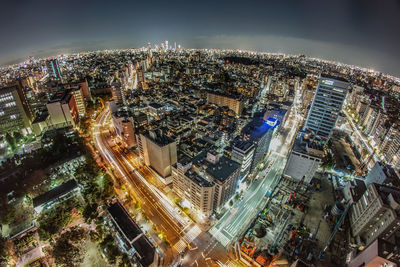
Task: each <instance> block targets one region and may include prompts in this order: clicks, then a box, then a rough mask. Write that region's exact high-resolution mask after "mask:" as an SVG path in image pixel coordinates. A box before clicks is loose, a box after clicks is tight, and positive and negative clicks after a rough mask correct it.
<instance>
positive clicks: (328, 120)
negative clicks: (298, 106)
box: [304, 75, 350, 141]
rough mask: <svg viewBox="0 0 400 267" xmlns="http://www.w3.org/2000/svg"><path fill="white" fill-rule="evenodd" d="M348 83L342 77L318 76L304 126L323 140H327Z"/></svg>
mask: <svg viewBox="0 0 400 267" xmlns="http://www.w3.org/2000/svg"><path fill="white" fill-rule="evenodd" d="M349 85H350V84H349V82H348V81H347V80H345V79H343V78H338V77H331V76H328V75H324V76H320V78H319V81H318V87H317V91H316V92H315V95H314V99H313V102H312V105H311V108H310V111H309V112H308V116H307V120H306V124H305V127H304V128H305V129H309V130H311V131H313V132H314V134H315V135H317V136H319V137H321V138H322V139H323V140H325V141H326V140H328V139H329V137H330V136H331V134H332V129H333V127H335V124H336V121H337V119H338V116H339V112H340V111H341V109H342V106H343V102H344V99H345V98H346V94H347V89H348V87H349Z"/></svg>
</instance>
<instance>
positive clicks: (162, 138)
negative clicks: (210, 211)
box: [143, 130, 174, 146]
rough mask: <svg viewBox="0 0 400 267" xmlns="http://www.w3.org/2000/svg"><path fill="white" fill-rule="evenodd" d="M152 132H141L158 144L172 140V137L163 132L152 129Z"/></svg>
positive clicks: (164, 143)
mask: <svg viewBox="0 0 400 267" xmlns="http://www.w3.org/2000/svg"><path fill="white" fill-rule="evenodd" d="M152 132H153V133H154V134H152V133H151V132H150V131H146V132H144V133H143V135H144V136H146V137H147V138H148V139H150V140H151V141H153V142H154V143H156V144H157V145H158V146H166V145H168V144H170V143H172V142H174V140H173V139H172V138H169V137H168V136H166V135H165V134H163V133H162V131H158V130H155V131H152Z"/></svg>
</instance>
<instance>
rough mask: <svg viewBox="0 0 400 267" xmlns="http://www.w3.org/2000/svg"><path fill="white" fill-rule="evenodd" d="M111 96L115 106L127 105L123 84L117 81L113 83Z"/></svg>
mask: <svg viewBox="0 0 400 267" xmlns="http://www.w3.org/2000/svg"><path fill="white" fill-rule="evenodd" d="M111 94H112V97H113V100H114V102H115V104H117V105H122V104H125V96H124V91H123V88H122V85H121V83H120V82H119V81H118V80H117V79H116V80H115V81H114V82H113V83H111Z"/></svg>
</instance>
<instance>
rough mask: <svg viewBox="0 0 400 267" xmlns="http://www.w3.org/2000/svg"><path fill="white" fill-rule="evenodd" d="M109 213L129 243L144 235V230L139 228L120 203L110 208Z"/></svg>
mask: <svg viewBox="0 0 400 267" xmlns="http://www.w3.org/2000/svg"><path fill="white" fill-rule="evenodd" d="M108 212H109V213H110V214H111V216H112V217H113V219H114V220H115V222H116V223H117V225H118V227H119V228H120V229H121V231H122V232H123V234H124V235H125V236H126V238H127V239H128V241H129V242H132V241H133V239H135V238H136V237H137V236H138V235H140V234H141V233H142V230H140V228H139V226H138V225H137V224H136V223H135V222H134V221H133V220H132V218H131V217H130V216H129V214H128V213H127V212H126V210H125V209H124V207H123V206H122V205H121V204H120V203H119V202H118V201H117V202H115V203H113V204H111V205H110V206H109V207H108Z"/></svg>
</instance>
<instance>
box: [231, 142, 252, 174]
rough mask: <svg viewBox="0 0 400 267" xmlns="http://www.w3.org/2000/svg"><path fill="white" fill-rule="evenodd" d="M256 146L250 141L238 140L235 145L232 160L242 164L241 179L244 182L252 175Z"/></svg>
mask: <svg viewBox="0 0 400 267" xmlns="http://www.w3.org/2000/svg"><path fill="white" fill-rule="evenodd" d="M254 150H255V147H254V144H253V143H252V142H250V141H243V140H238V141H236V142H235V143H234V144H233V149H232V156H231V159H232V160H233V161H236V162H237V163H239V164H240V166H241V167H240V174H239V179H240V180H244V179H246V177H247V176H248V175H249V173H250V169H251V164H252V163H253V157H254Z"/></svg>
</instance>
